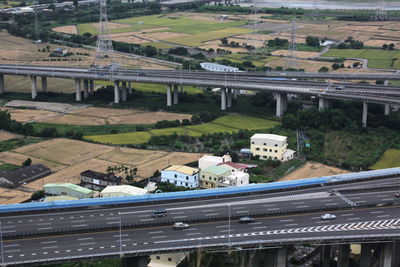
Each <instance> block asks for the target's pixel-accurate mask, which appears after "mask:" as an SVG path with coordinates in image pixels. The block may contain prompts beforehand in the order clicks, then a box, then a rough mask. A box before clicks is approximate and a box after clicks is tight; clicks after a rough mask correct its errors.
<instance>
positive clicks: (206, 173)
mask: <svg viewBox="0 0 400 267" xmlns="http://www.w3.org/2000/svg"><path fill="white" fill-rule="evenodd" d="M231 173H232V171H231V170H230V169H229V168H228V167H223V166H211V167H208V168H205V169H202V170H201V171H200V187H201V188H218V183H219V182H220V180H222V179H224V178H226V177H228V176H229V175H230V174H231Z"/></svg>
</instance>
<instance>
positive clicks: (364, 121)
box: [362, 102, 368, 127]
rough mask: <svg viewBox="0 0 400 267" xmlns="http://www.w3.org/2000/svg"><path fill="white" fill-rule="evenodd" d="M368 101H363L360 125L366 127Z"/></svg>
mask: <svg viewBox="0 0 400 267" xmlns="http://www.w3.org/2000/svg"><path fill="white" fill-rule="evenodd" d="M367 117H368V103H367V102H363V113H362V126H363V127H367Z"/></svg>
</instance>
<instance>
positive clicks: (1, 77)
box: [0, 74, 6, 94]
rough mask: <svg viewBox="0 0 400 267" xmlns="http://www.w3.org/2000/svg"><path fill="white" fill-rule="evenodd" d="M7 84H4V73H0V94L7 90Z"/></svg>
mask: <svg viewBox="0 0 400 267" xmlns="http://www.w3.org/2000/svg"><path fill="white" fill-rule="evenodd" d="M5 89H6V88H5V86H4V74H0V94H3V93H4V92H5Z"/></svg>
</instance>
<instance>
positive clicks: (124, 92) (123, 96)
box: [122, 82, 128, 102]
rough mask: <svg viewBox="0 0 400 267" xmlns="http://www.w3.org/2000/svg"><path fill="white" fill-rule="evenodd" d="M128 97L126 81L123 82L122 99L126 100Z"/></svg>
mask: <svg viewBox="0 0 400 267" xmlns="http://www.w3.org/2000/svg"><path fill="white" fill-rule="evenodd" d="M127 99H128V89H127V88H126V82H122V101H123V102H125V101H126V100H127Z"/></svg>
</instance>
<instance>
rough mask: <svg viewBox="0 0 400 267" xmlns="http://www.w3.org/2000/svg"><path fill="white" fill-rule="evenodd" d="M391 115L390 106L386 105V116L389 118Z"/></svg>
mask: <svg viewBox="0 0 400 267" xmlns="http://www.w3.org/2000/svg"><path fill="white" fill-rule="evenodd" d="M389 115H390V105H389V104H386V105H385V116H389Z"/></svg>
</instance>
